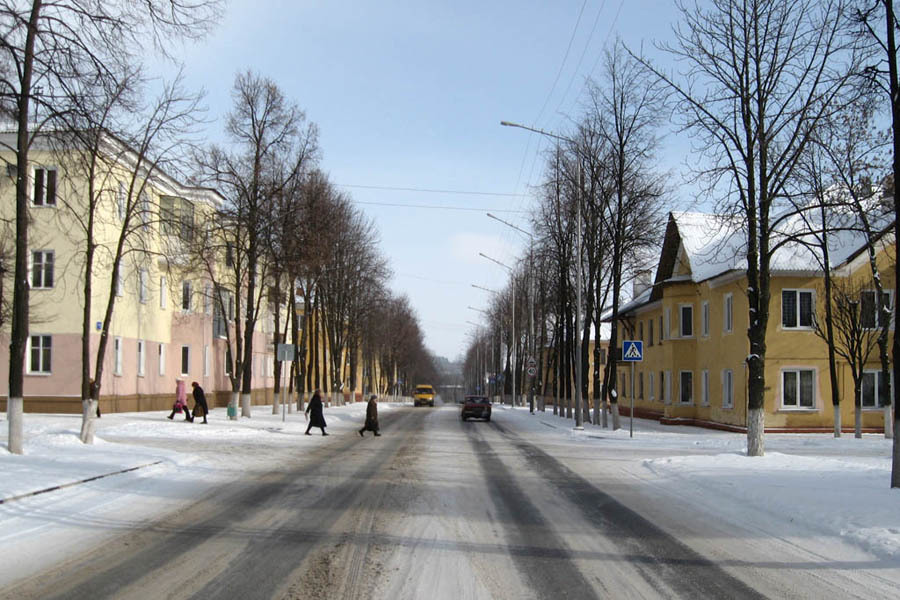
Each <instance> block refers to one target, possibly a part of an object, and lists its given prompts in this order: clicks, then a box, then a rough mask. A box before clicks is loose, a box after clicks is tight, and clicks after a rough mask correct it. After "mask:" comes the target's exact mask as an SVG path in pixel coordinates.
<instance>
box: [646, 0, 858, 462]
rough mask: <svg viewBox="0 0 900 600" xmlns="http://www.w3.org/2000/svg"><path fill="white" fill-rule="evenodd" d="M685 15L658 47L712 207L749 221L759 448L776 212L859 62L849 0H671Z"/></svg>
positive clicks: (754, 434)
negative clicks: (671, 64)
mask: <svg viewBox="0 0 900 600" xmlns="http://www.w3.org/2000/svg"><path fill="white" fill-rule="evenodd" d="M678 6H679V9H680V12H681V16H682V21H683V23H682V24H681V25H679V26H678V27H676V29H675V40H676V41H675V43H674V44H673V45H663V46H662V49H663V50H665V51H667V52H668V53H669V54H671V55H672V56H673V57H674V58H675V59H676V60H677V61H679V62H680V63H681V64H682V65H684V66H685V68H684V71H683V72H682V74H681V75H679V76H675V75H669V74H667V73H664V72H663V71H662V70H661V69H659V68H657V67H654V66H653V65H651V64H650V62H649V61H648V60H646V59H643V58H639V60H640V61H641V62H642V63H643V64H644V65H645V66H647V68H649V69H650V70H651V71H652V72H653V73H655V74H656V76H657V77H659V78H660V79H661V80H662V81H663V82H665V83H666V84H667V85H668V86H669V88H670V89H671V90H672V91H673V92H674V94H675V97H676V98H677V99H678V102H679V109H680V110H679V113H680V114H681V116H682V118H683V121H682V126H683V128H684V129H685V130H688V131H691V132H693V133H694V134H696V137H695V138H694V140H695V145H696V146H697V147H698V148H699V150H700V152H701V153H702V156H703V157H704V158H705V159H706V163H707V166H706V167H705V168H703V169H702V170H699V172H698V175H699V177H700V178H701V179H702V180H703V181H705V183H706V186H707V187H706V189H707V191H708V192H709V193H710V195H711V196H713V197H714V198H715V199H716V200H717V211H718V212H719V213H720V214H722V215H726V216H730V217H733V218H739V219H740V221H741V224H742V226H743V229H744V230H745V231H746V249H745V251H746V257H747V280H748V300H749V318H750V327H749V328H748V331H747V336H748V340H749V344H750V352H749V355H748V370H749V373H748V375H749V398H748V410H749V414H748V419H747V424H748V426H747V453H748V454H749V455H750V456H761V455H763V454H764V453H765V446H764V430H765V411H764V398H765V387H766V386H765V357H766V330H767V326H768V320H769V300H770V291H769V280H770V269H769V265H770V261H771V258H772V254H773V252H774V251H775V250H776V249H777V248H776V245H774V244H773V243H772V235H773V231H775V230H776V225H777V224H776V223H775V222H774V221H773V219H774V216H775V215H778V214H779V213H780V212H781V211H782V209H781V207H782V206H783V205H782V204H780V203H783V201H784V199H785V194H786V189H785V188H786V186H787V185H788V183H789V181H790V179H791V178H792V177H793V176H794V174H795V170H796V168H797V165H798V161H799V160H800V156H801V154H802V151H803V149H804V147H805V146H806V145H807V144H808V143H809V141H810V137H811V134H812V132H813V131H814V130H815V127H816V125H817V123H818V122H819V121H820V120H821V119H823V118H824V117H825V116H827V115H828V114H829V113H831V112H834V111H836V110H838V109H839V106H838V104H839V102H836V100H841V101H842V100H844V99H843V98H842V97H841V96H842V95H843V94H845V93H847V91H848V89H849V88H850V87H851V78H850V75H851V74H852V73H854V72H857V71H858V68H857V64H856V63H857V57H856V56H855V55H854V52H853V48H852V47H851V44H852V42H851V41H848V39H847V36H846V32H847V17H848V2H847V1H845V0H826V1H814V0H752V1H747V0H713V1H712V2H711V3H710V4H709V5H703V6H700V5H699V4H698V3H688V2H686V1H684V0H680V1H679V3H678Z"/></svg>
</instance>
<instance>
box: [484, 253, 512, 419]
mask: <svg viewBox="0 0 900 600" xmlns="http://www.w3.org/2000/svg"><path fill="white" fill-rule="evenodd" d="M478 255H479V256H481V257H482V258H486V259H488V260H489V261H491V262H492V263H494V264H496V265H499V266H501V267H503V268H504V269H506V270H507V271H508V272H509V275H510V278H511V280H512V282H511V284H510V288H511V289H512V298H511V301H512V302H511V304H512V307H511V309H510V320H509V334H510V335H509V343H510V344H511V345H510V364H509V370H510V373H509V374H510V379H511V380H512V383H511V386H512V390H511V391H512V405H513V406H516V346H517V345H518V343H517V342H518V340H516V278H515V277H514V276H513V270H512V267H510V266H508V265H505V264H503V263H502V262H500V261H499V260H497V259H495V258H491V257H490V256H488V255H487V254H485V253H484V252H479V253H478Z"/></svg>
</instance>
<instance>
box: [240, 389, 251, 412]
mask: <svg viewBox="0 0 900 600" xmlns="http://www.w3.org/2000/svg"><path fill="white" fill-rule="evenodd" d="M241 416H242V417H247V418H250V416H251V415H250V394H248V393H247V392H244V391H241Z"/></svg>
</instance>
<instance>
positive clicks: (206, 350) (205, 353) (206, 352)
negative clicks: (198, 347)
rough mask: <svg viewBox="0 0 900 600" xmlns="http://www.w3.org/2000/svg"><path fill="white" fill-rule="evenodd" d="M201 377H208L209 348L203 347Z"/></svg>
mask: <svg viewBox="0 0 900 600" xmlns="http://www.w3.org/2000/svg"><path fill="white" fill-rule="evenodd" d="M203 376H204V377H209V346H208V345H204V346H203Z"/></svg>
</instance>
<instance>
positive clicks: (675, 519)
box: [0, 406, 900, 600]
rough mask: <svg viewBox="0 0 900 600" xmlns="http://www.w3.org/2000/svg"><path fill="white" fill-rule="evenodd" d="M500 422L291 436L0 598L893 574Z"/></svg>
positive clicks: (611, 594)
mask: <svg viewBox="0 0 900 600" xmlns="http://www.w3.org/2000/svg"><path fill="white" fill-rule="evenodd" d="M504 416H507V417H509V419H508V420H505V419H504ZM513 416H516V417H517V418H518V419H521V418H522V417H520V416H518V415H513V414H512V411H510V412H507V411H504V410H498V411H495V418H494V421H493V422H491V423H484V422H466V423H463V422H461V421H460V420H459V418H458V413H457V409H456V408H455V407H449V406H448V407H443V408H437V409H422V408H420V409H413V408H399V409H396V410H390V411H386V412H385V413H383V415H382V418H381V421H382V427H383V431H384V435H383V436H382V437H380V438H373V437H367V438H366V439H360V438H359V437H358V436H357V435H356V434H355V433H351V432H350V431H344V432H343V433H341V434H339V435H332V436H330V437H327V438H320V437H317V438H315V440H310V438H305V439H303V442H304V444H305V445H304V446H303V448H304V451H303V452H302V454H301V453H299V452H291V451H290V450H287V451H285V450H284V449H282V450H281V452H282V458H283V457H284V456H285V453H286V452H287V453H289V455H290V456H291V459H290V460H288V461H285V460H282V461H281V462H280V464H281V465H282V466H281V468H280V469H277V470H274V471H273V470H271V469H268V468H265V469H264V468H259V469H256V470H250V471H247V473H248V474H247V475H246V476H245V477H244V478H243V479H242V480H240V481H238V482H232V483H229V484H227V485H224V486H216V487H212V488H210V489H209V490H208V491H207V492H206V493H205V494H204V495H203V496H202V497H201V498H198V499H197V500H195V501H193V502H192V503H191V505H190V506H188V507H187V508H185V509H182V510H180V511H179V512H177V513H176V514H173V515H169V516H168V517H166V518H165V519H163V520H154V521H151V522H141V521H136V522H135V523H134V526H133V527H131V528H128V529H125V530H124V531H122V532H121V533H117V534H116V535H115V536H114V537H111V538H110V539H108V540H106V541H105V542H104V543H103V544H102V545H100V546H99V547H97V548H94V549H91V550H89V551H87V552H85V553H83V554H78V553H74V554H72V555H71V556H70V557H69V558H68V559H67V560H65V561H63V562H61V563H58V564H56V565H55V566H53V567H50V568H48V569H45V570H42V571H41V572H39V573H35V574H33V575H32V576H29V577H28V578H26V579H24V580H19V581H18V582H16V583H15V584H14V585H13V586H11V587H7V588H6V589H4V590H3V591H2V592H0V597H4V598H7V597H8V598H92V599H93V598H104V597H115V598H149V597H159V598H162V597H166V598H348V599H353V598H359V599H362V598H410V599H412V598H435V599H447V600H461V599H476V598H511V599H512V598H515V599H519V598H554V599H555V598H660V597H662V598H701V597H702V598H751V597H754V598H755V597H778V598H783V597H800V598H820V597H836V596H838V595H840V596H841V597H869V598H871V597H887V596H889V595H890V592H891V590H893V591H896V589H898V588H897V587H896V586H897V584H898V582H900V577H898V569H897V562H896V561H883V562H879V561H877V560H872V559H871V557H869V558H866V557H865V556H862V554H863V553H861V552H860V553H859V554H860V555H861V556H860V557H858V558H854V556H853V554H852V553H850V554H848V552H851V551H850V550H848V549H847V548H840V549H839V550H836V551H835V553H834V554H833V555H831V556H839V557H841V558H842V559H843V560H841V561H837V560H833V559H832V558H830V556H829V554H827V553H826V552H825V551H823V548H824V549H827V548H828V547H829V544H835V543H837V542H833V541H827V540H826V541H824V542H823V541H822V540H817V541H816V542H815V544H814V545H811V544H812V542H811V541H808V540H807V541H806V542H804V541H802V540H801V541H799V542H798V541H796V540H795V539H794V538H792V536H791V531H790V530H789V529H788V530H785V529H784V528H783V527H782V528H781V530H780V531H748V530H747V529H746V528H742V527H741V526H740V525H739V524H735V523H730V522H727V521H721V520H719V519H717V518H716V516H715V515H716V507H714V506H704V505H703V504H702V503H700V504H696V503H697V499H696V497H691V498H679V497H678V494H677V493H674V492H673V489H675V488H672V486H661V485H655V484H654V483H653V482H654V481H655V480H654V479H652V478H648V479H647V480H642V479H641V478H639V477H636V476H635V475H634V473H635V472H640V469H638V470H637V471H635V469H633V468H630V466H633V464H634V463H635V462H636V461H640V460H642V457H640V456H635V454H634V452H633V450H623V449H621V448H617V447H610V448H606V449H604V452H603V453H602V455H603V459H602V460H600V461H599V462H598V461H597V460H592V461H591V463H590V465H588V464H587V462H586V461H584V460H583V459H582V458H580V457H579V453H578V451H577V450H578V448H577V446H572V445H570V444H559V445H558V446H554V445H553V444H548V443H543V444H540V445H539V444H536V443H534V442H533V440H532V439H531V438H533V437H534V435H532V434H533V433H534V432H533V430H531V429H528V428H525V429H522V428H517V426H516V423H517V422H518V421H517V419H514V418H512V417H513ZM525 418H529V417H525ZM548 418H549V419H553V417H552V416H548V417H545V416H536V417H530V418H529V419H530V420H531V422H532V423H534V420H536V419H548ZM548 423H550V421H548ZM560 423H561V424H562V423H564V422H560ZM550 426H552V424H551V425H550ZM539 427H540V426H539ZM529 432H531V433H529ZM285 435H288V434H287V433H285ZM293 435H297V434H296V433H294V434H293ZM312 441H314V442H315V443H313V444H311V443H308V442H312ZM203 443H204V442H203V441H202V440H198V441H197V442H195V444H196V447H195V451H197V452H200V453H208V455H209V456H214V453H216V452H218V453H220V454H221V455H223V456H225V457H226V458H227V456H228V454H229V453H246V452H248V451H250V450H251V448H252V447H256V445H253V446H251V445H250V444H249V443H248V444H247V445H246V446H244V445H242V443H241V442H240V441H239V440H238V441H236V442H235V443H234V444H233V445H231V446H230V447H229V448H228V449H227V450H221V449H218V448H217V447H212V445H211V446H210V447H203ZM216 446H220V444H216ZM257 451H259V449H258V448H257ZM271 452H275V450H274V449H273V450H271ZM692 452H696V453H698V454H703V453H708V454H712V453H713V451H711V450H703V449H698V450H693V451H688V452H687V453H688V454H690V453H692ZM646 454H647V453H646V452H645V456H644V457H643V458H646ZM650 455H651V456H652V451H651V452H650ZM624 465H629V468H626V467H625V466H624ZM676 491H677V490H676ZM692 504H693V506H691V505H692ZM626 505H627V506H626ZM808 546H809V547H808Z"/></svg>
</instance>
